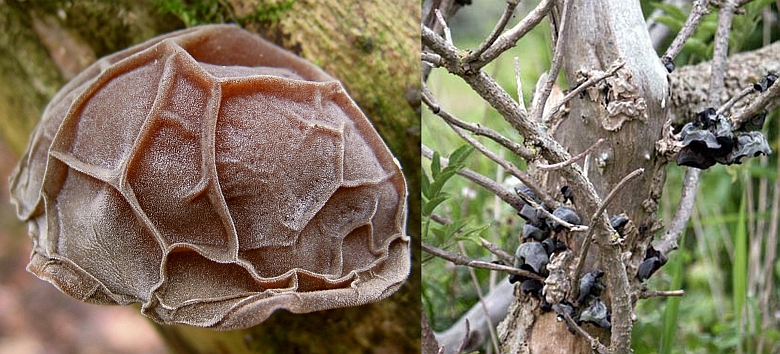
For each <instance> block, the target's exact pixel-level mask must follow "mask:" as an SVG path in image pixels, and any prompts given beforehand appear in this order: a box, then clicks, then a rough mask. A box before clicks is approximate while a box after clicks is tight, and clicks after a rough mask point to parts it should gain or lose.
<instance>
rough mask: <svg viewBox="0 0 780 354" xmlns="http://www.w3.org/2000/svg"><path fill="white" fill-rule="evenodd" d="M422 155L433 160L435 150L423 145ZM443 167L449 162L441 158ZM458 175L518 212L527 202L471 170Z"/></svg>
mask: <svg viewBox="0 0 780 354" xmlns="http://www.w3.org/2000/svg"><path fill="white" fill-rule="evenodd" d="M421 148H422V155H423V156H424V157H425V158H427V159H432V158H433V150H431V148H429V147H427V146H425V145H422V147H421ZM440 159H441V160H440V161H441V165H442V166H447V165H448V163H449V161H448V160H447V159H446V158H443V157H442V158H440ZM458 174H459V175H461V176H463V177H465V178H466V179H468V180H470V181H472V182H474V183H476V184H478V185H480V186H482V187H483V188H485V189H487V190H489V191H490V192H491V193H493V194H495V195H496V196H497V197H499V198H501V200H503V201H504V202H505V203H507V204H509V205H511V206H512V207H513V208H515V209H516V210H518V211H520V209H522V208H523V206H524V205H525V202H523V200H522V199H521V198H520V197H518V196H517V195H516V194H514V193H513V192H511V191H509V190H507V189H506V188H504V187H503V186H502V185H501V184H499V183H498V182H496V181H494V180H492V179H490V178H488V177H485V176H483V175H481V174H479V173H477V172H474V171H472V170H469V169H467V168H464V169H461V170H459V171H458Z"/></svg>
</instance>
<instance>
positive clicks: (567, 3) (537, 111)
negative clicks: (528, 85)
mask: <svg viewBox="0 0 780 354" xmlns="http://www.w3.org/2000/svg"><path fill="white" fill-rule="evenodd" d="M571 3H572V0H564V1H563V11H562V14H561V23H560V28H559V33H564V31H565V30H566V17H567V14H568V13H569V9H570V8H571ZM565 38H566V37H565V36H559V38H558V41H557V42H556V43H555V52H554V53H553V60H552V64H550V71H549V72H548V73H547V82H545V83H544V89H543V90H542V93H541V95H540V96H539V99H538V100H536V99H534V101H536V105H535V106H534V107H533V110H532V113H531V117H532V119H533V120H534V121H537V122H540V121H542V115H543V114H544V106H545V105H546V104H547V99H548V98H549V97H550V92H552V87H553V85H554V84H555V80H557V79H558V72H559V71H560V70H561V65H563V63H562V61H561V58H562V57H563V46H564V45H566V40H565Z"/></svg>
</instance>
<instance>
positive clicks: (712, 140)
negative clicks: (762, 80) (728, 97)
mask: <svg viewBox="0 0 780 354" xmlns="http://www.w3.org/2000/svg"><path fill="white" fill-rule="evenodd" d="M765 117H766V114H765V113H764V114H761V115H758V116H756V117H752V118H751V119H750V120H748V122H746V123H745V124H743V125H742V126H740V127H738V128H737V129H734V127H733V125H732V123H731V121H730V120H729V119H728V118H726V117H725V116H724V115H722V114H718V113H717V111H716V110H715V109H714V108H708V109H706V110H704V111H701V112H699V113H697V115H696V121H694V122H690V123H687V124H685V126H683V128H682V130H681V131H680V139H681V141H680V142H681V145H682V148H681V149H680V152H678V153H677V164H678V165H680V166H689V167H695V168H699V169H707V168H710V167H712V166H713V165H715V163H720V164H723V165H731V164H740V163H742V159H743V158H745V157H756V156H759V155H769V154H771V153H772V149H771V148H770V147H769V144H768V143H767V141H766V137H764V135H763V134H761V132H760V131H757V130H760V129H761V128H762V126H763V125H764V118H765Z"/></svg>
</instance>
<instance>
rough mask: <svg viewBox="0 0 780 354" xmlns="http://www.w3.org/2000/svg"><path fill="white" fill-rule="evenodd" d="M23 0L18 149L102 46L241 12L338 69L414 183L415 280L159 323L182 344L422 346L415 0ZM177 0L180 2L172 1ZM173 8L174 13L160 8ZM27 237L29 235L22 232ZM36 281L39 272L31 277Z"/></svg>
mask: <svg viewBox="0 0 780 354" xmlns="http://www.w3.org/2000/svg"><path fill="white" fill-rule="evenodd" d="M182 4H183V2H179V1H175V0H170V1H150V2H141V3H137V2H134V1H123V2H110V3H100V2H88V1H85V2H79V1H75V2H65V1H63V2H62V3H57V2H55V3H48V2H41V3H38V2H35V1H31V2H16V1H10V2H5V3H4V4H2V5H0V21H2V22H0V26H2V30H1V31H0V50H2V51H3V52H4V53H6V55H4V56H3V57H2V59H0V72H1V73H2V77H3V78H4V80H5V81H4V82H3V85H0V126H2V127H3V129H2V139H4V140H6V141H7V142H8V143H9V145H10V146H11V147H12V149H13V150H14V151H15V152H16V153H17V154H21V153H22V151H23V150H24V147H25V144H26V142H27V139H28V134H29V132H30V131H31V130H32V128H33V127H34V125H35V123H36V122H37V120H38V119H39V117H40V115H41V113H42V111H43V109H44V107H45V105H46V103H47V102H48V100H49V98H51V97H52V96H53V95H54V94H55V93H56V91H57V90H58V89H59V88H60V87H61V86H62V84H63V83H64V82H65V81H67V79H69V78H71V77H73V76H74V75H75V74H77V73H78V72H79V71H80V70H82V69H83V68H85V67H86V66H88V65H89V64H91V63H92V62H93V61H94V60H95V58H97V57H101V56H103V55H106V54H110V53H112V52H114V51H117V50H120V49H123V48H125V47H128V46H130V45H131V44H134V43H139V42H141V41H143V40H145V39H148V38H151V37H153V36H155V35H158V34H161V33H164V32H168V31H171V30H174V29H177V28H181V27H183V23H182V21H180V20H179V19H184V20H185V21H186V22H188V23H189V24H195V23H207V22H219V21H220V20H222V21H226V22H238V23H240V24H241V25H243V27H245V28H247V29H250V30H252V31H254V32H256V33H259V34H261V35H263V36H264V37H266V38H267V39H269V40H272V41H274V42H276V43H277V44H279V45H281V46H283V47H285V48H288V49H289V50H291V51H293V52H295V53H297V54H299V55H300V56H302V57H304V58H306V59H308V60H310V61H312V62H314V63H315V64H317V65H319V66H321V67H322V68H323V69H324V70H325V71H326V72H328V73H329V74H331V75H332V76H334V77H336V78H338V79H339V80H341V81H342V82H343V83H344V85H345V86H346V88H347V91H348V92H349V93H350V95H351V96H352V97H353V99H355V101H356V102H357V103H358V105H359V106H360V107H361V108H362V109H363V110H364V112H365V113H366V115H367V116H368V117H369V119H370V120H371V121H372V122H373V123H374V125H375V127H376V128H377V130H378V131H379V133H380V134H381V135H382V137H383V138H384V139H385V141H386V142H387V144H388V145H389V146H390V148H391V150H392V151H393V152H394V154H395V155H396V157H397V158H398V159H399V160H400V162H401V165H402V166H403V167H404V172H405V174H406V175H407V176H408V178H407V181H408V185H409V195H410V200H409V220H408V225H412V226H413V227H410V228H408V233H409V235H410V236H412V239H413V240H415V241H414V243H413V260H412V261H413V269H412V275H411V276H410V279H409V281H407V282H406V283H405V285H404V286H402V287H401V289H400V290H398V291H397V292H396V293H395V294H394V295H392V296H391V297H390V298H388V299H387V300H385V301H381V302H378V303H374V304H369V305H365V306H360V307H355V308H344V309H336V310H329V311H322V312H316V313H311V314H305V315H293V314H290V313H286V312H283V311H280V312H277V313H275V314H274V315H273V316H272V317H271V318H270V319H268V320H267V321H266V322H264V323H262V324H260V325H258V326H256V327H253V328H250V329H247V330H244V331H229V332H217V331H212V330H206V329H198V328H192V327H185V326H159V325H157V327H158V329H159V332H160V333H161V334H162V335H163V336H164V337H165V340H166V341H167V342H168V344H169V346H170V348H171V349H172V350H173V351H175V352H177V353H214V352H229V353H248V352H307V353H335V352H384V353H408V352H419V351H420V323H419V320H418V319H419V317H418V316H419V313H420V300H419V299H420V276H419V274H420V262H419V260H420V255H419V252H420V251H419V249H420V248H419V228H418V225H419V224H420V202H419V195H420V192H419V178H418V176H419V172H420V144H419V142H420V131H419V106H420V98H419V92H420V89H419V85H420V81H419V75H420V74H419V73H420V64H419V56H420V54H419V52H420V46H419V42H420V39H419V36H420V34H419V23H420V21H421V19H420V17H421V15H420V6H419V3H417V2H414V1H411V0H407V1H401V2H382V1H373V2H365V1H357V0H352V1H335V0H328V1H306V0H299V1H269V2H267V3H264V4H262V5H256V3H255V2H253V1H247V0H229V1H223V2H218V1H214V2H213V3H210V4H209V5H208V6H206V7H205V8H203V9H199V8H197V5H192V6H190V7H185V6H184V5H182ZM176 6H179V8H176ZM161 9H168V11H172V12H173V13H174V14H176V15H178V18H177V17H175V16H172V15H171V14H161V13H160V11H159V10H161ZM19 237H22V235H19ZM31 281H32V279H31Z"/></svg>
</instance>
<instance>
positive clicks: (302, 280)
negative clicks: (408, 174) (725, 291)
mask: <svg viewBox="0 0 780 354" xmlns="http://www.w3.org/2000/svg"><path fill="white" fill-rule="evenodd" d="M11 188H12V195H13V196H12V199H13V202H14V203H15V204H16V205H17V212H18V215H19V217H20V218H21V219H23V220H26V221H27V222H28V225H29V234H30V237H31V238H32V239H33V244H34V250H33V254H32V256H31V261H30V264H29V266H28V270H29V271H31V272H32V273H34V274H35V275H37V276H38V277H40V278H41V279H44V280H47V281H49V282H51V283H53V284H54V285H55V286H57V287H58V288H59V289H61V290H62V291H63V292H65V293H67V294H68V295H70V296H73V297H75V298H77V299H80V300H82V301H86V302H91V303H98V304H122V305H124V304H130V303H135V302H139V303H141V304H142V312H143V313H144V314H145V315H147V316H149V317H151V318H152V319H154V320H155V321H157V322H159V323H164V324H174V323H176V324H188V325H193V326H201V327H212V328H217V329H238V328H246V327H250V326H253V325H255V324H258V323H260V322H262V321H263V320H265V319H266V318H267V317H268V316H269V315H270V314H271V313H272V312H273V311H275V310H277V309H286V310H289V311H291V312H295V313H306V312H312V311H318V310H324V309H330V308H336V307H345V306H354V305H361V304H365V303H368V302H372V301H377V300H379V299H382V298H385V297H387V296H389V295H390V294H391V293H393V292H394V291H395V290H396V289H397V288H398V287H399V286H400V284H401V283H402V282H403V281H404V280H405V279H406V277H407V275H408V272H409V266H410V264H409V263H410V259H409V239H408V237H407V236H406V235H405V232H404V228H405V223H406V205H405V203H406V185H405V182H404V179H403V176H402V174H401V171H400V168H399V166H398V164H397V162H396V161H395V159H394V158H393V156H392V155H391V153H390V151H389V150H388V149H387V147H386V146H385V145H384V143H383V142H382V140H381V138H380V137H379V136H378V134H377V133H376V131H375V130H374V129H373V127H372V125H371V123H370V122H369V121H368V120H367V119H366V117H365V116H364V115H363V113H362V112H361V111H360V109H359V108H358V107H357V106H356V105H355V103H354V102H353V101H352V100H351V99H350V98H349V97H348V96H347V94H346V93H345V91H344V89H343V88H342V86H341V85H340V83H339V82H338V81H336V80H334V79H333V78H332V77H330V76H329V75H327V74H325V73H324V72H322V71H321V70H320V69H319V68H317V67H316V66H314V65H313V64H311V63H309V62H307V61H305V60H303V59H300V58H298V57H296V56H294V55H292V54H290V53H289V52H287V51H284V50H283V49H281V48H278V47H276V46H274V45H273V44H270V43H268V42H266V41H264V40H263V39H261V38H259V37H257V36H256V35H253V34H251V33H249V32H247V31H244V30H241V29H239V28H237V27H234V26H228V25H212V26H201V27H194V28H190V29H187V30H182V31H178V32H173V33H170V34H167V35H163V36H160V37H156V38H153V39H151V40H149V41H147V42H145V43H142V44H139V45H137V46H134V47H131V48H129V49H126V50H124V51H121V52H118V53H115V54H113V55H110V56H108V57H105V58H103V59H101V60H99V61H98V62H96V63H95V64H94V65H92V66H90V67H89V68H88V69H86V70H85V71H84V72H82V73H81V74H80V75H78V76H77V77H76V78H75V79H73V80H72V81H71V82H70V83H68V84H67V85H66V86H65V87H64V88H63V89H62V90H61V91H60V92H59V93H58V94H57V95H56V96H55V97H54V99H53V100H52V101H51V102H50V104H49V106H48V107H47V108H46V111H45V112H44V115H43V118H42V120H41V122H40V123H39V125H38V127H37V128H36V130H35V132H34V133H33V136H32V141H31V143H30V146H29V149H28V152H27V154H26V155H25V156H24V157H23V159H22V161H21V162H20V164H19V166H18V167H17V170H16V172H15V174H14V175H13V177H12V180H11Z"/></svg>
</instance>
